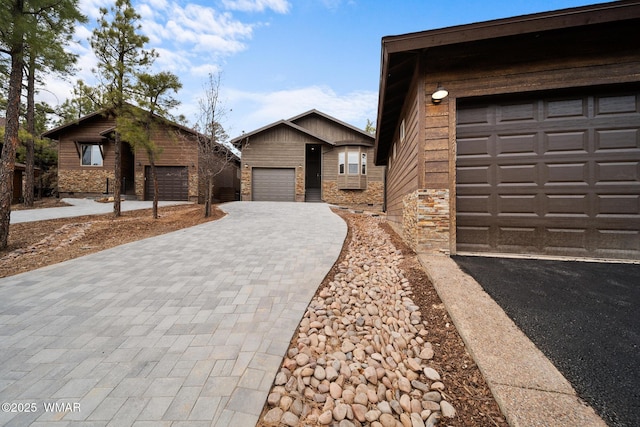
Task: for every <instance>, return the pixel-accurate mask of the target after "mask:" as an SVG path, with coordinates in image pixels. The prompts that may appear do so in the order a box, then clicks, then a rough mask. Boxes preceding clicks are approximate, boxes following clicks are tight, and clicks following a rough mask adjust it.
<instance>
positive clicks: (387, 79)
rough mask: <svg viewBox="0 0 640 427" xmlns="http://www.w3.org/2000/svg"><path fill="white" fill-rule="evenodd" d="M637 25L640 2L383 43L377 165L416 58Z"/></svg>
mask: <svg viewBox="0 0 640 427" xmlns="http://www.w3.org/2000/svg"><path fill="white" fill-rule="evenodd" d="M637 19H640V0H620V1H613V2H609V3H600V4H594V5H589V6H582V7H575V8H569V9H561V10H556V11H550V12H542V13H535V14H530V15H521V16H516V17H511V18H504V19H497V20H492V21H485V22H478V23H473V24H466V25H458V26H453V27H446V28H440V29H435V30H427V31H421V32H415V33H408V34H402V35H395V36H387V37H383V38H382V55H381V70H380V88H379V95H378V96H379V99H378V115H377V121H376V123H377V129H376V145H375V151H374V153H375V155H374V157H375V161H376V163H377V164H386V162H387V159H386V155H387V153H388V150H389V148H390V146H391V144H392V142H393V136H394V134H395V130H396V125H397V123H398V121H399V117H400V114H401V110H402V108H403V103H404V96H405V94H406V93H407V91H408V90H409V86H410V85H411V82H412V80H413V76H414V73H415V70H416V65H417V61H418V58H419V56H420V55H422V54H424V53H425V52H428V51H429V50H430V49H433V48H438V47H446V46H453V45H461V44H464V43H471V42H478V41H483V40H491V39H497V38H500V37H511V36H518V35H524V34H535V33H540V32H546V31H553V30H567V29H571V28H578V27H586V26H594V25H597V24H610V23H615V22H619V21H625V20H637Z"/></svg>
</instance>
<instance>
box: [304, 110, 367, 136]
mask: <svg viewBox="0 0 640 427" xmlns="http://www.w3.org/2000/svg"><path fill="white" fill-rule="evenodd" d="M294 123H295V124H297V125H298V126H301V127H303V128H305V129H308V130H309V131H310V132H311V133H313V134H315V135H318V136H319V137H321V138H324V139H326V140H329V141H349V140H355V141H363V140H365V139H366V137H365V136H363V135H362V134H361V133H360V132H357V131H355V130H353V129H349V128H347V127H345V126H342V125H340V124H338V123H335V122H333V121H330V120H328V119H326V118H324V117H321V116H317V115H315V114H312V115H309V116H305V117H301V118H299V119H297V120H295V121H294Z"/></svg>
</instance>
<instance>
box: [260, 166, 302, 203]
mask: <svg viewBox="0 0 640 427" xmlns="http://www.w3.org/2000/svg"><path fill="white" fill-rule="evenodd" d="M252 172H253V179H252V183H251V189H252V193H253V200H255V201H263V202H264V201H272V202H294V201H295V200H296V198H295V192H296V170H295V169H281V168H253V171H252Z"/></svg>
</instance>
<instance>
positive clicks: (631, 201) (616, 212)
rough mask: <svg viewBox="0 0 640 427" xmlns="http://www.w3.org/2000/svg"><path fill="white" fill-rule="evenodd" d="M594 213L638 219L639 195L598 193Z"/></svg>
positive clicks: (639, 212) (639, 209) (639, 219)
mask: <svg viewBox="0 0 640 427" xmlns="http://www.w3.org/2000/svg"><path fill="white" fill-rule="evenodd" d="M639 191H640V189H639ZM596 215H597V216H599V217H605V216H607V217H610V218H612V217H626V218H628V219H634V220H638V221H640V195H638V194H598V195H597V196H596Z"/></svg>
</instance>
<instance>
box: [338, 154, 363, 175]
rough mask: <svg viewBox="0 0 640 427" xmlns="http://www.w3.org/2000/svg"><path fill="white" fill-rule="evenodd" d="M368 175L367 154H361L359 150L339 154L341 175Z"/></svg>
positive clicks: (339, 172)
mask: <svg viewBox="0 0 640 427" xmlns="http://www.w3.org/2000/svg"><path fill="white" fill-rule="evenodd" d="M345 173H346V174H348V175H366V174H367V153H361V152H360V150H359V149H358V148H351V149H348V148H347V149H345V150H344V151H340V152H338V174H339V175H344V174H345Z"/></svg>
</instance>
